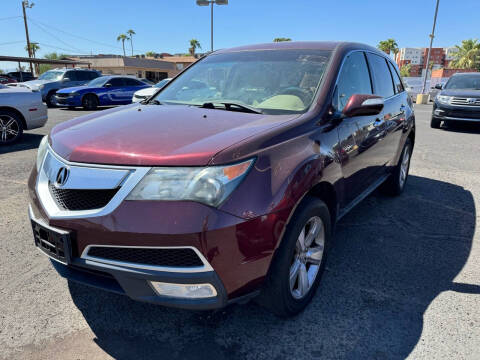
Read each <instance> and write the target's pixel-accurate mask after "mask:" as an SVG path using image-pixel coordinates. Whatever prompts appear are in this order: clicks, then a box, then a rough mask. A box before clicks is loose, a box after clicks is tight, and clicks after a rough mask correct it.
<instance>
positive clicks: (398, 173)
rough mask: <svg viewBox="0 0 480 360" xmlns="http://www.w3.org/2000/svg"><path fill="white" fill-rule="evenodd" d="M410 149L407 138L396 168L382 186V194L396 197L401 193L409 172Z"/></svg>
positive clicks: (409, 142) (410, 143)
mask: <svg viewBox="0 0 480 360" xmlns="http://www.w3.org/2000/svg"><path fill="white" fill-rule="evenodd" d="M412 148H413V146H412V142H411V141H410V139H409V138H407V141H406V142H405V145H404V146H403V151H402V154H401V155H400V160H399V161H398V164H397V166H395V169H394V170H393V172H392V174H391V175H390V177H389V178H388V179H387V180H386V181H385V182H384V183H383V184H382V190H383V192H384V193H387V194H388V195H393V196H396V195H400V194H401V193H402V192H403V189H404V188H405V184H406V183H407V178H408V171H409V170H410V158H411V157H412Z"/></svg>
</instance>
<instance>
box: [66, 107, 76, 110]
mask: <svg viewBox="0 0 480 360" xmlns="http://www.w3.org/2000/svg"><path fill="white" fill-rule="evenodd" d="M67 108H68V110H73V109H75V106H67Z"/></svg>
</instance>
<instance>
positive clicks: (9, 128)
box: [0, 114, 20, 143]
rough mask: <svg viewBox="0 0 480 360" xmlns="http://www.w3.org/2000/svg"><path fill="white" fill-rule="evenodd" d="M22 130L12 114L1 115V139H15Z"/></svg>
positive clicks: (9, 140) (6, 140)
mask: <svg viewBox="0 0 480 360" xmlns="http://www.w3.org/2000/svg"><path fill="white" fill-rule="evenodd" d="M19 132H20V126H19V125H18V122H17V120H16V119H15V118H13V117H11V116H10V115H6V114H2V115H0V141H1V142H3V143H7V142H11V141H13V140H15V138H16V137H17V136H18V133H19Z"/></svg>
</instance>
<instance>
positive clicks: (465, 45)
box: [450, 39, 480, 70]
mask: <svg viewBox="0 0 480 360" xmlns="http://www.w3.org/2000/svg"><path fill="white" fill-rule="evenodd" d="M455 48H456V49H457V53H456V54H455V55H454V56H455V59H454V60H452V62H451V63H450V66H451V67H452V68H454V69H476V70H480V43H479V42H478V40H477V39H468V40H462V45H456V46H455Z"/></svg>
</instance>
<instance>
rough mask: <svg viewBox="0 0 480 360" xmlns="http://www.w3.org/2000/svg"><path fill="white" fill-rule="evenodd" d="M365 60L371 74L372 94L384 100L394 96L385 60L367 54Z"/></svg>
mask: <svg viewBox="0 0 480 360" xmlns="http://www.w3.org/2000/svg"><path fill="white" fill-rule="evenodd" d="M367 58H368V62H369V63H370V70H371V71H372V74H373V84H374V94H375V95H379V96H382V97H385V98H387V97H389V96H392V95H394V94H395V92H394V91H393V81H392V76H391V75H390V70H389V69H388V66H387V60H385V59H384V58H383V57H381V56H378V55H375V54H370V53H369V54H367Z"/></svg>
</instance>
